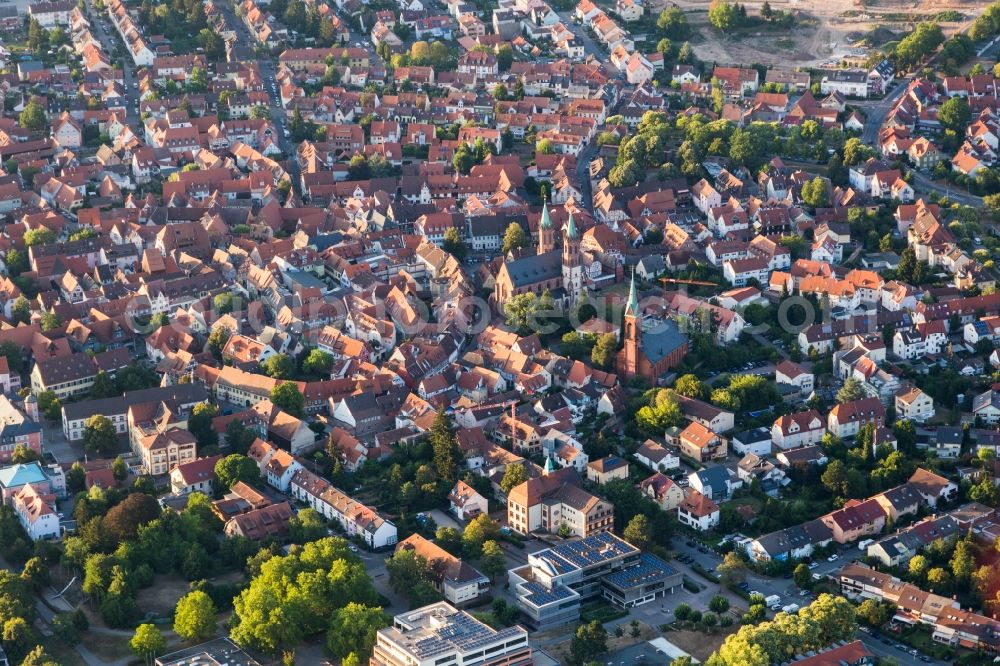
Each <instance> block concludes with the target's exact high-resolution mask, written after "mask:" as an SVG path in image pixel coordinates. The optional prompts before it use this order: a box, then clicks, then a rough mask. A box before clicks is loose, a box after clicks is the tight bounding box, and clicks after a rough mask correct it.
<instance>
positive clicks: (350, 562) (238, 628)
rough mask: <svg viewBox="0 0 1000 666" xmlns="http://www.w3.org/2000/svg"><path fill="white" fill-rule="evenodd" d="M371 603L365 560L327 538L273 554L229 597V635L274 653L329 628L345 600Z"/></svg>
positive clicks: (341, 542)
mask: <svg viewBox="0 0 1000 666" xmlns="http://www.w3.org/2000/svg"><path fill="white" fill-rule="evenodd" d="M352 602H353V603H357V604H362V605H366V606H376V605H377V604H378V595H377V594H376V593H375V588H374V587H373V586H372V582H371V579H370V578H369V577H368V574H367V573H366V572H365V566H364V563H362V562H361V560H360V559H359V558H358V557H357V556H356V555H354V554H353V553H351V551H350V550H349V549H348V545H347V541H346V540H344V539H341V538H337V537H329V538H326V539H322V540H320V541H314V542H312V543H307V544H306V545H305V546H303V547H302V548H301V549H298V548H296V549H293V550H292V552H290V553H289V554H288V555H285V556H273V557H271V558H270V559H268V560H267V561H266V562H264V563H263V564H262V565H261V567H260V574H258V575H257V576H255V577H254V578H253V580H251V581H250V585H249V587H247V588H246V589H245V590H244V591H243V592H241V593H240V594H239V595H238V596H237V597H236V599H235V600H234V604H233V605H234V609H235V613H234V617H233V626H232V631H231V636H232V638H233V640H235V641H236V642H237V643H238V644H239V645H242V646H246V647H251V648H255V649H259V650H264V651H266V652H269V653H277V652H279V651H281V650H283V649H287V648H293V647H295V646H297V645H298V644H300V643H301V642H302V640H303V639H304V638H305V637H307V636H311V635H313V634H316V633H319V632H320V631H324V630H328V629H330V627H331V626H332V623H333V621H334V619H335V617H336V613H337V611H338V610H340V609H342V608H344V607H346V606H347V605H348V604H350V603H352Z"/></svg>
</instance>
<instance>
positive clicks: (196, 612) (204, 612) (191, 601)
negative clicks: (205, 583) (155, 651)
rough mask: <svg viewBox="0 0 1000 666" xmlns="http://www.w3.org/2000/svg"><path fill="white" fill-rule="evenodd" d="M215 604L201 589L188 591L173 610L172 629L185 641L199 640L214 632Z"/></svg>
mask: <svg viewBox="0 0 1000 666" xmlns="http://www.w3.org/2000/svg"><path fill="white" fill-rule="evenodd" d="M215 627H216V618H215V605H214V604H213V603H212V599H211V598H210V597H209V596H208V595H207V594H206V593H205V592H202V591H201V590H198V591H196V592H188V593H187V594H185V595H184V596H183V597H181V598H180V600H178V602H177V608H176V609H175V610H174V631H175V632H176V633H177V635H178V636H180V637H181V638H183V639H184V640H186V641H201V640H205V639H206V638H208V637H209V636H212V635H213V634H215Z"/></svg>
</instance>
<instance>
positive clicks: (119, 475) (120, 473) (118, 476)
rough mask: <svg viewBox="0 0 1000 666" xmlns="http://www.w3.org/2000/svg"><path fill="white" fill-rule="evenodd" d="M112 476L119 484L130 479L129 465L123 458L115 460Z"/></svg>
mask: <svg viewBox="0 0 1000 666" xmlns="http://www.w3.org/2000/svg"><path fill="white" fill-rule="evenodd" d="M111 474H112V476H114V478H115V481H118V482H119V483H121V482H122V481H124V480H125V479H127V478H128V465H127V464H126V463H125V460H124V459H123V458H122V457H121V456H119V457H117V458H115V461H114V462H113V463H111Z"/></svg>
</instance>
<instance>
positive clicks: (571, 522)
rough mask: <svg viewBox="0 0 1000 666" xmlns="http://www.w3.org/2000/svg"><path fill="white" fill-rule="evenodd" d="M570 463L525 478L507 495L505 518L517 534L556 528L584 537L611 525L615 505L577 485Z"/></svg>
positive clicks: (552, 531)
mask: <svg viewBox="0 0 1000 666" xmlns="http://www.w3.org/2000/svg"><path fill="white" fill-rule="evenodd" d="M579 483H580V477H579V475H578V474H577V473H576V471H575V470H574V469H572V468H570V467H566V468H563V469H561V470H558V471H550V472H547V473H546V474H545V475H544V476H540V477H538V478H534V479H528V480H527V481H525V482H524V483H522V484H521V485H519V486H516V487H514V488H512V489H511V491H510V493H508V495H507V522H508V525H509V526H510V528H511V529H512V530H514V531H515V532H517V533H518V534H529V533H531V532H550V533H555V532H558V531H559V529H560V528H562V527H563V526H564V525H565V526H566V527H567V528H568V529H569V530H570V532H571V533H572V534H573V535H574V536H578V537H587V536H590V535H592V534H596V533H598V532H607V531H610V530H611V529H612V528H613V527H614V522H615V520H614V507H613V506H611V504H610V503H608V502H605V501H604V500H602V499H599V498H597V497H595V496H593V495H591V494H590V493H588V492H587V491H586V490H584V489H582V488H580V486H579Z"/></svg>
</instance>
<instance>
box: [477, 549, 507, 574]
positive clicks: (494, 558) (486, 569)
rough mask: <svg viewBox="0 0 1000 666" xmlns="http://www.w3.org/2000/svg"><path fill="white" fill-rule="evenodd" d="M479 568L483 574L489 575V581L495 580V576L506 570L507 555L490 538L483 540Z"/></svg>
mask: <svg viewBox="0 0 1000 666" xmlns="http://www.w3.org/2000/svg"><path fill="white" fill-rule="evenodd" d="M479 568H480V569H481V570H482V572H483V574H484V575H486V576H489V578H490V581H491V582H495V581H496V579H497V576H500V575H503V573H504V572H505V571H507V557H506V555H504V552H503V548H501V547H500V544H499V543H497V542H496V541H493V540H492V539H490V540H488V541H484V542H483V548H482V555H481V557H480V562H479Z"/></svg>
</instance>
